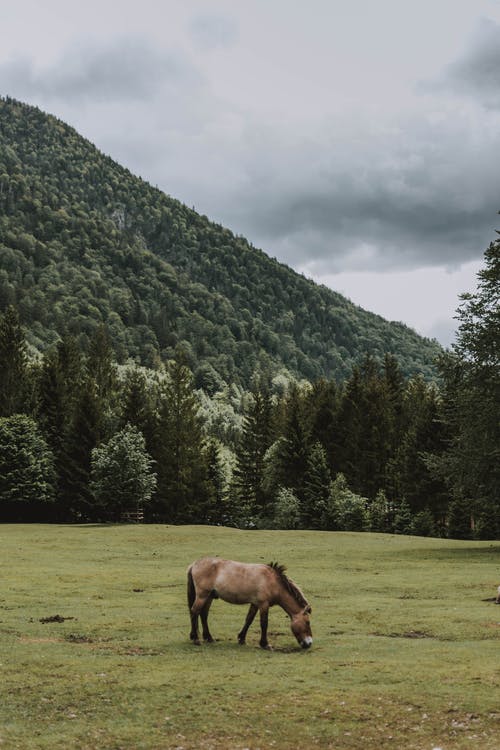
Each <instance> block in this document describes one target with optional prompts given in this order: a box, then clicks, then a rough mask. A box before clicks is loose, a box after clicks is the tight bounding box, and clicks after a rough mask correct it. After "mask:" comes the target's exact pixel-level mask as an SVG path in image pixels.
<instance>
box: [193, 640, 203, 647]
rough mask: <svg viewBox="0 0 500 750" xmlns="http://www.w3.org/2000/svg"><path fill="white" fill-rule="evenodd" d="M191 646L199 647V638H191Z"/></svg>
mask: <svg viewBox="0 0 500 750" xmlns="http://www.w3.org/2000/svg"><path fill="white" fill-rule="evenodd" d="M193 646H201V643H200V640H199V638H193Z"/></svg>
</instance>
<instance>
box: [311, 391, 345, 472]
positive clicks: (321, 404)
mask: <svg viewBox="0 0 500 750" xmlns="http://www.w3.org/2000/svg"><path fill="white" fill-rule="evenodd" d="M306 407H307V411H308V413H309V415H310V417H309V425H310V428H309V432H310V440H311V442H312V443H316V442H318V443H320V444H321V445H322V446H323V448H324V449H325V453H326V457H327V461H328V465H329V468H330V470H333V468H334V455H335V445H336V435H337V429H338V426H337V411H338V389H337V385H336V383H335V382H334V381H329V380H323V379H322V380H319V381H317V382H316V383H313V386H312V389H311V392H310V393H309V394H308V395H307V396H306Z"/></svg>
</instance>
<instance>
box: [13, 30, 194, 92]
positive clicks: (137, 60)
mask: <svg viewBox="0 0 500 750" xmlns="http://www.w3.org/2000/svg"><path fill="white" fill-rule="evenodd" d="M197 80H198V74H197V73H196V72H195V71H194V70H193V68H192V67H191V66H190V65H189V64H188V63H187V62H186V61H185V60H184V59H183V58H182V56H181V55H179V54H177V55H174V54H171V53H168V52H163V51H160V50H158V49H155V48H153V47H152V46H151V44H150V43H149V42H147V41H146V40H143V39H140V38H136V37H125V38H121V39H118V40H114V41H113V42H112V43H107V44H105V45H104V44H103V45H100V44H99V43H97V42H94V43H92V44H91V43H87V44H85V45H84V44H81V43H80V44H75V45H74V46H72V47H71V48H70V49H67V50H66V51H65V53H64V54H63V55H62V57H61V58H60V59H59V60H58V61H57V62H56V63H54V64H52V65H51V66H46V67H44V68H38V67H37V66H36V65H35V63H34V61H33V60H32V59H29V58H17V59H13V60H10V61H8V62H6V63H4V64H3V65H2V66H0V88H1V89H2V90H3V91H4V92H5V93H9V94H11V95H13V96H16V97H18V98H20V97H24V98H26V99H36V100H40V99H42V100H55V99H57V100H61V101H65V102H70V101H72V100H86V99H91V100H93V101H97V102H113V101H123V100H142V101H148V100H149V99H150V98H151V97H153V96H155V95H156V94H157V93H158V92H159V91H161V90H163V89H165V87H168V86H169V85H172V84H173V85H179V84H186V85H189V86H193V85H195V84H196V82H197Z"/></svg>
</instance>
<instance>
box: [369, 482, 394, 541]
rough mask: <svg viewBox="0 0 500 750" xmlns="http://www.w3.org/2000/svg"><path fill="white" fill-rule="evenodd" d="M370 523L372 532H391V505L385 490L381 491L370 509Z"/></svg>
mask: <svg viewBox="0 0 500 750" xmlns="http://www.w3.org/2000/svg"><path fill="white" fill-rule="evenodd" d="M368 523H369V526H370V531H374V532H378V533H387V532H388V531H389V530H390V524H389V503H388V501H387V497H386V495H385V492H384V490H379V491H378V492H377V495H376V497H375V500H373V501H372V502H371V503H370V505H369V507H368Z"/></svg>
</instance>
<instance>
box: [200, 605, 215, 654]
mask: <svg viewBox="0 0 500 750" xmlns="http://www.w3.org/2000/svg"><path fill="white" fill-rule="evenodd" d="M212 602H213V597H212V596H211V597H210V598H209V599H208V600H207V602H206V604H205V605H204V607H203V608H202V610H201V612H200V617H201V624H202V627H203V640H204V641H206V642H207V643H213V640H214V639H213V638H212V636H211V635H210V630H209V629H208V613H209V611H210V605H211V604H212Z"/></svg>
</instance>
